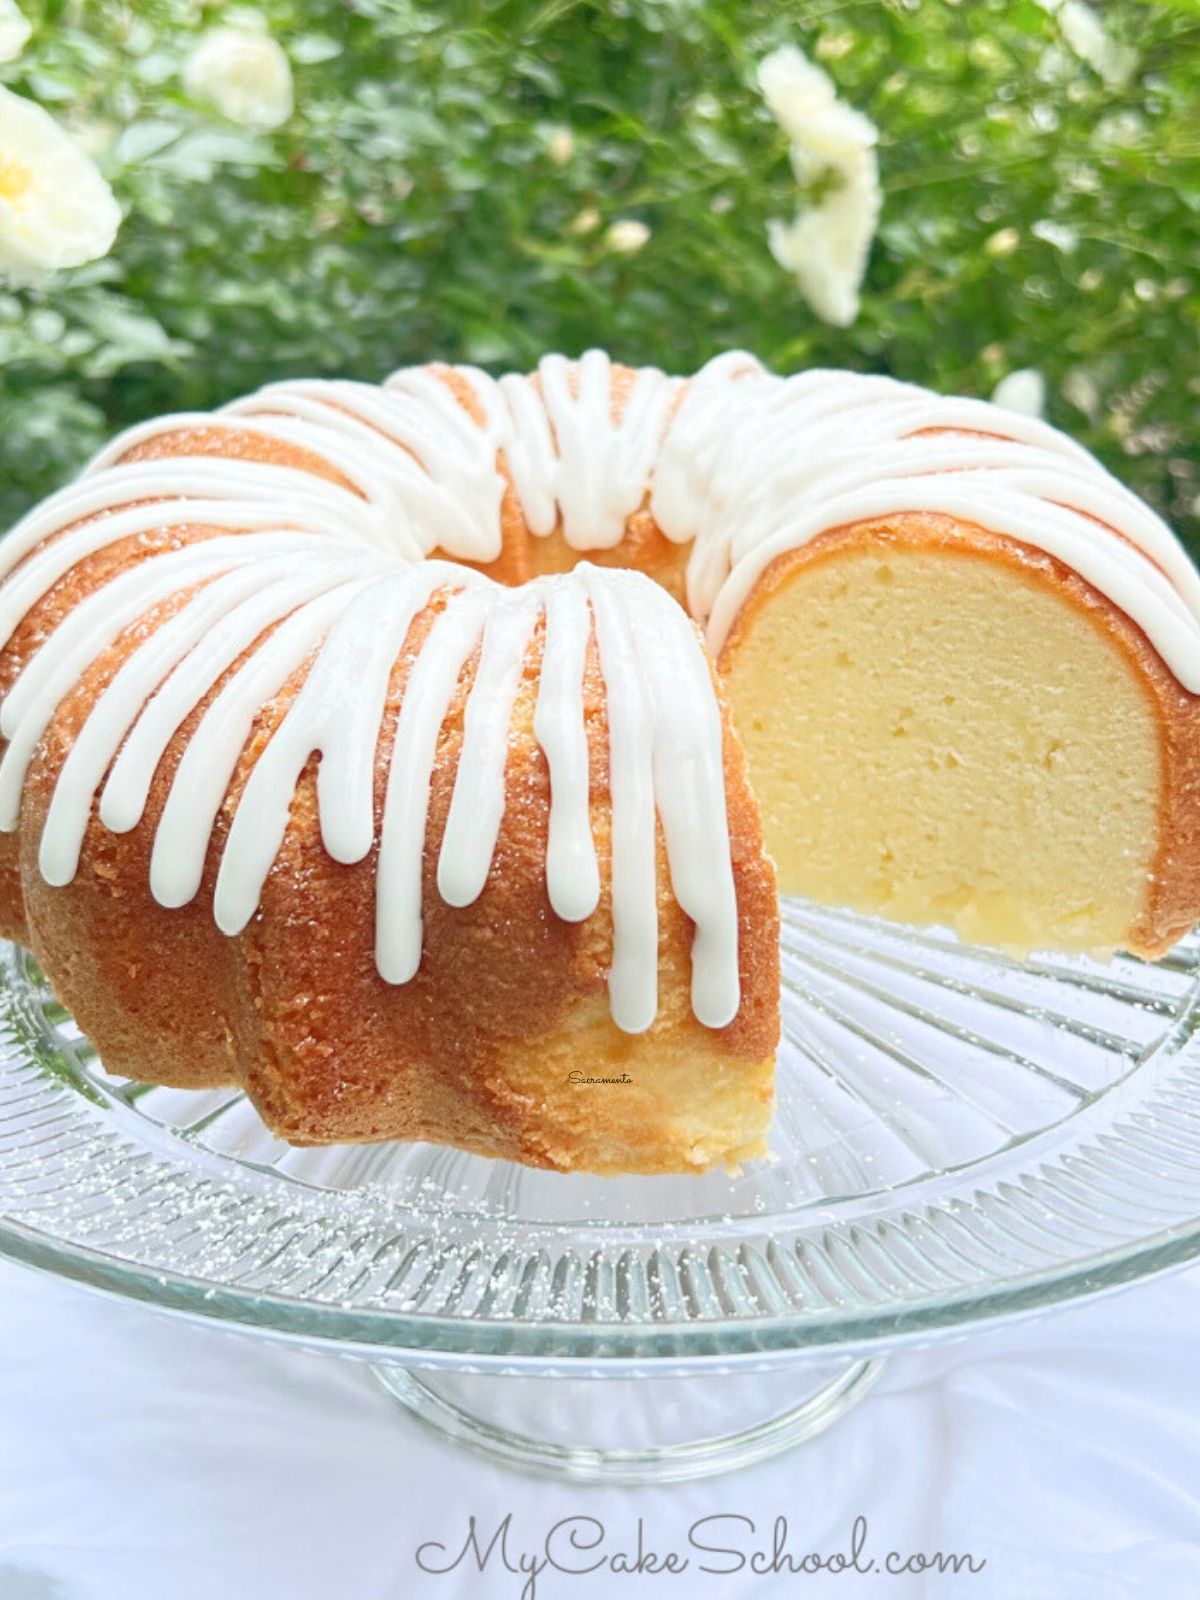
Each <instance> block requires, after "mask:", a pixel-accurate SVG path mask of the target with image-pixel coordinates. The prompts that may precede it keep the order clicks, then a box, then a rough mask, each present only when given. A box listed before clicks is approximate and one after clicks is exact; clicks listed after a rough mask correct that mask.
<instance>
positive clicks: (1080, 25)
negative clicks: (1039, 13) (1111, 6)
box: [1037, 0, 1137, 86]
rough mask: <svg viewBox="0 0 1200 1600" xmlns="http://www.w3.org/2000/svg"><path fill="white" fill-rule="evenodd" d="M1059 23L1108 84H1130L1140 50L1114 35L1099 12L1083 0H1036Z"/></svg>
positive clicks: (1074, 47) (1078, 52)
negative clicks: (1118, 39)
mask: <svg viewBox="0 0 1200 1600" xmlns="http://www.w3.org/2000/svg"><path fill="white" fill-rule="evenodd" d="M1037 4H1038V5H1039V6H1041V8H1042V10H1043V11H1045V12H1046V13H1047V15H1049V16H1051V17H1053V18H1054V20H1055V22H1057V23H1058V27H1059V31H1060V32H1061V34H1062V36H1063V40H1064V42H1065V43H1066V44H1067V46H1068V47H1069V48H1070V49H1071V50H1072V51H1073V52H1074V53H1075V55H1077V56H1078V57H1079V59H1080V61H1082V62H1084V63H1085V65H1087V66H1089V67H1091V69H1092V71H1093V72H1095V73H1096V74H1097V75H1098V76H1099V77H1101V78H1103V79H1104V81H1105V83H1108V84H1113V85H1116V86H1119V85H1121V84H1123V83H1127V82H1128V81H1129V79H1130V78H1131V77H1132V76H1133V73H1134V70H1135V68H1136V67H1137V51H1136V50H1133V49H1131V48H1130V47H1129V46H1128V45H1123V44H1118V43H1117V41H1116V40H1115V39H1114V38H1112V37H1111V35H1110V34H1109V32H1108V30H1107V29H1106V28H1105V26H1104V23H1103V22H1102V21H1101V19H1100V14H1099V13H1098V12H1097V11H1095V10H1093V8H1092V7H1091V6H1089V5H1086V4H1085V3H1084V0H1037Z"/></svg>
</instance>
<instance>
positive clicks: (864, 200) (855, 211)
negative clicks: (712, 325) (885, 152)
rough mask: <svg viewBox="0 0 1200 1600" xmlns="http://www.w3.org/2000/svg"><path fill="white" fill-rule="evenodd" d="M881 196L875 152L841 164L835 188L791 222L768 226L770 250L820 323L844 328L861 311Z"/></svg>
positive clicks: (771, 223) (866, 153) (769, 224)
mask: <svg viewBox="0 0 1200 1600" xmlns="http://www.w3.org/2000/svg"><path fill="white" fill-rule="evenodd" d="M881 204H882V194H881V192H880V188H879V171H878V167H877V166H876V163H875V157H874V152H872V151H866V152H863V154H862V155H861V156H860V157H859V160H858V161H857V162H856V163H854V164H850V163H847V164H846V165H845V166H843V167H842V168H841V169H840V170H839V173H838V177H837V179H836V183H835V187H833V188H831V189H830V191H829V193H828V194H827V195H826V196H825V198H824V199H823V200H822V201H821V202H820V204H819V205H814V206H810V207H809V208H808V209H807V210H806V211H802V212H800V213H799V215H798V216H797V217H796V218H795V219H794V220H793V221H792V222H787V223H785V222H778V221H772V222H769V223H768V224H767V239H768V242H769V244H770V247H771V254H772V255H773V256H774V257H775V259H776V261H778V262H779V265H780V266H781V267H785V268H786V269H787V270H788V271H789V272H791V273H792V274H793V275H794V276H795V279H796V282H797V284H798V285H799V288H800V292H801V293H802V294H803V296H804V298H805V299H806V300H807V301H808V303H809V305H810V306H811V307H812V308H813V310H814V311H815V312H816V313H817V315H818V316H819V317H820V318H821V319H822V321H824V322H829V323H832V324H833V326H834V327H835V328H848V327H849V326H850V324H851V323H852V322H853V321H854V319H855V318H856V317H857V316H858V311H859V290H860V288H861V287H862V280H863V274H864V273H865V272H866V269H867V257H868V255H869V254H870V250H871V241H872V240H873V239H874V237H875V228H876V224H877V223H878V221H879V211H880V206H881Z"/></svg>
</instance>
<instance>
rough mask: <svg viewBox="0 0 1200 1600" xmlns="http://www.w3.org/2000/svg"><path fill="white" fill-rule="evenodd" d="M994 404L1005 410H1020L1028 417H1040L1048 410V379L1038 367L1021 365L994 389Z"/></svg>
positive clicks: (1002, 379)
mask: <svg viewBox="0 0 1200 1600" xmlns="http://www.w3.org/2000/svg"><path fill="white" fill-rule="evenodd" d="M992 404H993V405H997V406H1003V407H1004V409H1005V411H1019V412H1021V414H1022V415H1023V416H1026V417H1040V416H1043V415H1044V414H1045V410H1046V380H1045V378H1043V377H1042V375H1041V373H1040V372H1039V371H1038V370H1037V368H1036V367H1020V368H1018V370H1017V371H1016V372H1010V373H1009V374H1008V376H1007V378H1001V380H1000V382H999V383H998V384H997V385H996V387H995V388H994V389H993V390H992Z"/></svg>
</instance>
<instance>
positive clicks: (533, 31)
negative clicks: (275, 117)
mask: <svg viewBox="0 0 1200 1600" xmlns="http://www.w3.org/2000/svg"><path fill="white" fill-rule="evenodd" d="M23 9H24V10H25V11H26V13H27V14H28V15H29V16H30V17H31V19H32V20H33V21H34V22H35V26H36V32H35V34H34V37H33V39H32V40H31V42H30V44H29V46H28V47H27V49H26V51H25V53H24V55H23V56H22V58H21V59H20V60H18V61H16V62H13V63H10V64H9V65H7V66H5V67H3V68H0V81H3V82H6V83H8V84H9V85H10V86H11V87H13V88H15V89H17V90H18V91H19V92H21V93H25V94H28V95H31V96H32V97H34V98H36V99H37V100H39V101H41V102H42V103H43V104H44V105H45V106H47V108H48V109H50V110H51V111H52V112H54V113H55V114H56V115H57V116H59V117H60V118H61V119H62V120H64V121H65V122H67V123H68V124H69V125H70V126H71V127H72V128H73V129H74V130H75V131H76V132H77V133H78V134H79V135H80V136H81V137H82V138H83V139H84V140H85V142H86V144H87V145H88V148H89V149H91V150H92V152H93V154H94V155H95V157H96V159H97V160H98V161H99V162H100V164H101V166H102V167H103V169H104V170H105V172H106V174H107V175H108V177H109V178H110V180H111V182H112V183H113V185H114V188H115V189H116V192H117V194H118V197H119V199H120V200H121V203H122V205H123V207H124V209H125V212H126V219H125V222H124V225H123V227H122V229H121V232H120V235H119V237H118V240H117V243H116V246H115V249H114V251H113V254H112V255H111V256H110V257H109V258H108V259H107V260H105V261H102V262H98V263H95V264H93V265H91V266H89V267H86V268H83V269H80V270H77V271H75V272H73V273H69V274H62V275H60V276H58V277H56V278H54V279H51V280H49V281H48V282H46V283H45V284H44V285H42V286H40V287H38V288H35V289H23V290H19V291H18V290H14V291H9V292H0V367H2V373H0V519H3V520H8V519H11V518H12V517H13V516H14V515H15V514H16V513H17V512H18V511H19V510H21V509H22V508H23V507H24V506H25V505H26V504H28V503H29V501H30V500H31V499H33V498H34V497H36V496H38V495H40V494H42V493H44V492H45V491H46V490H47V489H49V488H50V487H52V486H53V485H54V484H55V483H56V482H58V481H60V480H61V479H62V478H64V477H65V476H66V475H67V474H68V473H69V472H70V471H71V470H73V469H74V468H75V467H76V466H77V465H78V464H79V462H80V461H81V460H82V459H84V458H85V457H86V456H87V455H88V454H89V453H90V452H91V451H92V450H93V449H94V448H95V447H96V446H97V445H98V444H99V443H100V442H101V440H102V439H103V438H104V437H105V436H106V435H107V434H109V433H110V432H111V431H112V430H113V429H115V428H116V427H118V426H120V425H123V424H125V423H128V422H130V421H133V420H136V419H138V418H140V417H142V416H145V415H147V414H151V413H154V412H156V411H162V410H165V409H172V408H192V407H208V406H212V405H214V404H218V403H220V402H221V401H222V400H224V399H227V398H229V397H230V396H232V395H234V394H236V393H238V392H240V391H244V390H246V389H249V388H252V387H254V386H255V385H257V384H259V383H261V382H263V381H266V380H268V379H271V378H275V377H279V376H284V375H288V374H292V375H295V374H300V373H304V374H309V373H321V374H325V373H342V374H350V375H355V376H360V377H366V378H372V377H379V376H381V375H383V374H385V373H386V372H387V371H389V370H390V369H391V368H393V367H395V366H397V365H400V364H401V363H403V362H408V361H421V360H425V359H428V358H430V357H432V356H434V355H441V356H445V357H449V358H452V359H466V360H470V361H474V362H478V363H481V364H483V365H486V366H490V367H493V368H504V367H507V366H518V367H520V366H527V365H529V364H531V363H532V362H534V361H535V360H536V359H537V357H538V356H539V355H540V354H541V353H542V352H543V351H545V350H547V349H562V350H565V351H567V352H571V353H575V352H578V351H580V350H582V349H584V348H586V347H587V346H588V345H590V344H603V345H605V346H607V347H608V348H609V349H611V350H612V351H613V352H614V353H615V354H617V355H619V356H622V357H625V358H626V359H628V360H632V361H652V362H655V363H657V364H659V365H662V366H665V367H667V368H669V369H675V370H678V371H687V370H689V369H691V368H693V367H694V366H696V365H697V364H699V363H700V362H701V361H703V360H704V359H706V358H707V357H708V356H709V355H710V354H712V353H713V352H714V351H715V350H717V349H719V348H721V347H724V346H728V345H732V344H737V345H746V346H749V347H750V348H752V349H754V350H756V351H757V352H758V353H759V354H761V355H762V356H763V357H764V358H765V359H766V360H767V361H768V362H770V363H771V364H773V365H775V366H776V367H778V368H779V369H781V370H785V371H786V370H790V369H793V368H797V367H801V366H805V365H809V364H813V363H824V364H835V365H843V366H851V367H857V368H862V369H865V370H872V371H886V372H891V373H894V374H896V375H898V376H901V377H904V378H911V379H916V380H919V381H921V382H925V383H929V384H932V385H933V386H935V387H937V388H942V389H947V390H961V391H965V392H969V393H975V394H987V393H988V392H990V390H991V388H992V387H993V386H994V384H995V383H996V381H997V380H998V379H999V378H1000V377H1002V376H1003V375H1004V374H1005V373H1006V372H1008V371H1010V370H1012V369H1013V368H1016V367H1022V366H1036V367H1039V368H1041V369H1042V371H1043V372H1044V373H1045V375H1046V378H1047V381H1048V384H1049V388H1050V414H1051V417H1052V419H1053V420H1054V421H1056V422H1057V423H1059V424H1060V425H1062V426H1064V427H1066V428H1068V429H1069V430H1071V431H1072V432H1073V433H1075V434H1076V435H1078V436H1080V437H1081V438H1083V439H1084V440H1085V441H1086V442H1087V443H1088V444H1089V445H1091V446H1092V447H1093V448H1095V449H1096V450H1098V451H1099V453H1100V454H1101V455H1102V456H1103V457H1104V458H1105V459H1106V460H1107V461H1108V462H1109V464H1110V465H1112V466H1113V467H1114V469H1115V470H1116V471H1118V472H1119V473H1120V474H1121V475H1123V476H1124V477H1126V478H1127V479H1128V480H1129V481H1131V482H1132V483H1133V484H1134V485H1135V486H1136V487H1137V488H1138V489H1139V490H1140V491H1141V492H1142V493H1144V494H1145V495H1146V496H1147V497H1148V498H1149V499H1151V500H1152V501H1153V502H1154V503H1155V504H1156V505H1158V507H1159V508H1160V509H1161V510H1163V511H1164V512H1165V513H1166V514H1167V515H1168V516H1169V517H1171V518H1172V520H1173V521H1174V522H1175V524H1176V526H1178V527H1180V528H1181V530H1183V531H1184V532H1185V534H1187V535H1189V536H1190V538H1191V539H1192V541H1193V543H1200V517H1198V516H1197V512H1200V448H1198V436H1200V428H1198V426H1197V413H1198V410H1200V359H1198V358H1200V342H1198V329H1200V0H1153V3H1137V0H1108V3H1106V4H1104V5H1103V6H1102V8H1101V9H1102V13H1103V18H1104V22H1105V26H1106V27H1107V28H1108V30H1109V32H1110V33H1111V34H1112V35H1113V36H1114V37H1115V38H1117V39H1118V40H1120V41H1122V42H1124V43H1128V44H1130V45H1133V46H1135V47H1136V49H1137V52H1138V62H1139V65H1138V69H1137V71H1136V73H1135V74H1134V76H1133V77H1132V78H1131V80H1130V81H1129V83H1128V84H1126V85H1125V86H1123V87H1119V88H1118V87H1113V86H1109V85H1106V84H1105V83H1104V82H1103V81H1102V80H1101V79H1100V77H1099V76H1097V74H1096V73H1095V72H1093V71H1092V70H1091V69H1090V68H1088V67H1087V66H1085V65H1084V64H1083V63H1082V62H1080V61H1079V60H1078V59H1077V58H1076V57H1075V56H1074V55H1073V54H1072V53H1071V51H1070V50H1069V49H1068V48H1067V47H1066V45H1065V43H1064V41H1063V39H1062V36H1061V33H1060V28H1059V24H1058V22H1056V21H1055V19H1054V18H1053V17H1052V16H1050V15H1048V14H1047V12H1046V11H1044V10H1043V9H1042V8H1041V7H1040V6H1038V5H1037V4H1035V3H1034V0H962V3H959V4H950V3H948V0H894V3H891V0H857V3H855V0H850V3H846V0H842V3H836V0H545V3H517V0H456V3H449V4H433V3H429V4H418V3H410V0H264V3H263V4H261V5H260V6H259V8H258V9H259V10H260V12H261V13H262V14H263V15H264V16H265V18H266V20H267V22H268V25H269V27H270V29H271V31H272V32H273V33H274V34H275V36H276V37H277V38H278V39H279V40H280V42H281V43H282V44H283V46H284V47H285V49H286V50H287V52H288V54H289V56H290V58H291V61H292V64H293V68H294V71H295V77H296V90H297V104H296V111H295V114H294V115H293V117H292V118H291V120H290V121H289V122H288V123H287V124H286V126H285V127H283V128H282V129H280V130H279V131H278V132H276V133H273V134H270V135H265V136H257V135H251V134H248V133H246V132H244V131H242V130H240V129H238V128H236V127H234V126H233V125H231V124H229V123H227V122H225V121H223V120H222V119H221V118H220V117H219V116H218V115H217V113H216V112H214V111H212V110H210V109H208V108H206V107H203V106H198V105H195V104H192V103H190V102H189V101H188V99H187V97H186V96H185V95H184V93H183V90H182V88H181V84H180V76H179V68H180V63H181V60H182V58H183V56H184V55H185V54H186V53H187V51H188V49H189V48H190V47H191V46H192V45H193V44H194V43H195V41H196V38H197V36H198V33H199V32H200V31H202V29H203V28H204V27H207V26H212V25H213V24H214V23H215V22H217V21H219V20H221V16H222V8H221V7H220V6H219V5H213V4H208V5H204V6H200V5H197V4H195V3H194V0H138V3H137V4H128V5H121V4H117V3H114V0H23ZM788 41H792V42H795V43H797V44H799V45H800V46H801V47H802V48H803V49H805V50H806V51H808V52H809V53H810V54H811V55H813V56H814V57H815V58H816V59H817V60H819V61H821V62H822V63H823V64H824V65H825V67H826V69H827V70H828V71H829V72H830V73H831V74H832V75H833V77H834V78H835V80H836V82H837V84H838V86H839V89H840V91H841V92H842V94H843V95H844V97H845V98H846V99H848V100H849V101H850V102H851V103H853V104H855V105H857V106H859V107H861V108H862V109H863V110H864V111H866V112H867V113H868V114H869V115H870V116H871V117H872V118H873V119H874V121H875V122H876V123H877V124H878V126H879V128H880V130H881V145H880V160H881V167H882V171H883V178H884V185H885V206H884V213H883V220H882V225H881V229H880V234H879V238H878V239H877V241H876V244H875V248H874V252H873V256H872V260H871V266H870V272H869V276H868V281H867V286H866V291H865V294H864V303H863V311H862V315H861V316H860V318H859V320H858V322H857V323H856V324H855V326H854V327H853V328H850V329H847V330H838V329H833V328H828V327H825V326H824V325H823V324H821V323H820V322H819V321H817V319H816V318H815V317H814V316H813V314H812V313H811V312H810V311H809V310H808V309H807V307H806V305H805V304H804V302H803V300H802V299H801V297H800V295H799V293H798V292H797V290H796V288H795V286H794V284H793V283H792V282H791V280H790V279H789V277H788V276H787V274H786V273H785V272H784V271H783V270H782V269H781V268H780V267H778V266H777V265H776V263H775V262H774V261H773V260H772V259H771V257H770V255H769V253H768V251H767V247H766V239H765V226H766V222H767V219H768V218H769V217H772V216H780V217H786V216H789V215H791V213H792V211H793V209H794V206H795V199H796V195H795V187H794V179H793V177H792V174H791V171H790V168H789V165H788V160H787V149H786V143H785V140H784V137H783V135H782V134H781V133H780V132H779V131H778V129H777V128H776V127H775V125H774V123H773V122H772V120H771V118H770V116H769V115H768V113H767V111H766V109H765V107H764V105H763V104H762V101H761V99H760V97H759V95H758V93H757V91H756V89H755V87H754V67H755V63H756V61H757V60H758V59H759V58H760V57H761V56H762V55H763V54H764V53H765V52H766V51H767V50H769V49H771V48H773V47H774V46H776V45H778V44H781V43H784V42H788ZM559 126H567V127H569V128H570V129H571V130H572V131H573V133H574V136H575V149H574V153H573V154H572V155H571V157H570V159H569V160H568V161H567V162H566V164H565V165H557V164H555V162H554V160H553V159H552V158H551V155H550V148H549V138H550V134H551V132H552V130H553V129H554V128H555V127H559ZM593 210H594V211H596V212H598V213H599V215H600V219H601V221H600V225H599V226H595V227H593V228H592V230H591V231H580V227H579V221H578V219H579V218H580V216H581V213H582V214H583V215H584V220H585V222H586V219H587V213H588V212H589V211H593ZM623 217H636V218H639V219H641V220H643V221H645V222H646V223H648V224H649V225H650V227H651V228H652V230H653V233H652V237H651V240H650V242H649V243H648V244H647V245H646V247H645V248H644V249H643V250H642V251H640V252H639V253H637V254H635V255H632V256H621V255H618V254H614V253H613V252H612V251H611V250H609V249H608V248H607V246H606V244H605V241H604V228H605V227H606V226H607V224H608V223H609V222H611V221H613V220H614V219H617V218H623ZM1014 230H1015V235H1014Z"/></svg>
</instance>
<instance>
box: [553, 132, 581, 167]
mask: <svg viewBox="0 0 1200 1600" xmlns="http://www.w3.org/2000/svg"><path fill="white" fill-rule="evenodd" d="M546 154H547V155H548V156H549V157H550V159H551V161H552V162H553V163H554V165H555V166H556V167H565V166H566V164H567V162H568V161H570V159H571V157H572V156H573V155H574V154H575V135H574V134H573V133H572V132H571V130H570V128H552V129H551V130H550V135H549V137H548V138H547V140H546Z"/></svg>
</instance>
